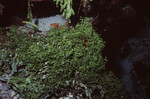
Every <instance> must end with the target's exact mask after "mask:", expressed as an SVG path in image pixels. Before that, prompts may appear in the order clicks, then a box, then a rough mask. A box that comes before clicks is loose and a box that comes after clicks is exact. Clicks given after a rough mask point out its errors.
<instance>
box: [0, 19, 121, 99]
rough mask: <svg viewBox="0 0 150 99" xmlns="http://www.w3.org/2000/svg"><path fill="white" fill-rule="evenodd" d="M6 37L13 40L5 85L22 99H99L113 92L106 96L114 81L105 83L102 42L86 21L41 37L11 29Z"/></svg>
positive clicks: (10, 46)
mask: <svg viewBox="0 0 150 99" xmlns="http://www.w3.org/2000/svg"><path fill="white" fill-rule="evenodd" d="M11 32H12V33H11ZM7 36H8V37H9V38H10V39H11V40H12V41H13V42H11V44H8V45H7V47H9V48H10V49H14V50H13V53H14V54H13V55H12V57H10V60H11V61H10V63H9V64H10V66H11V68H10V70H11V71H10V72H9V73H10V75H11V78H10V81H9V84H10V86H11V87H12V88H13V89H14V90H16V91H17V92H18V93H19V94H20V95H21V96H22V97H23V98H29V99H38V98H40V99H46V98H58V97H62V96H66V95H67V94H69V93H71V94H73V96H74V98H77V97H78V98H81V95H82V98H90V99H92V98H93V99H96V98H97V97H98V98H97V99H99V98H100V97H101V98H104V97H105V96H107V95H110V94H111V93H109V92H112V93H113V91H115V90H113V91H108V93H109V94H108V93H107V90H111V89H107V85H108V84H109V83H114V84H111V87H115V88H117V87H116V86H117V85H118V83H116V82H115V81H114V82H111V81H110V82H108V83H105V81H106V79H105V78H107V75H108V73H106V75H103V74H104V73H105V72H106V70H105V64H106V58H104V57H102V54H101V51H102V49H103V48H104V42H103V40H102V38H100V36H99V35H98V34H97V33H96V32H95V31H94V30H93V28H92V24H91V23H90V22H89V19H88V18H86V19H84V20H82V21H81V23H80V24H77V25H76V26H75V27H71V28H70V27H64V28H62V29H57V28H53V29H52V30H51V31H49V32H48V33H47V34H45V36H44V37H41V36H40V35H36V34H34V35H33V36H32V37H31V36H30V35H29V34H21V33H18V31H17V30H15V28H14V27H13V28H12V30H10V32H9V33H7ZM8 54H9V53H8ZM0 57H1V56H0ZM1 58H3V57H1ZM6 58H8V57H6ZM3 62H5V60H3ZM111 75H113V74H111ZM104 76H106V77H104ZM111 77H112V76H110V78H111ZM103 78H104V79H103ZM110 78H109V77H108V78H107V79H110ZM114 78H115V77H114ZM115 84H117V85H115ZM119 88H120V87H119ZM119 88H118V90H120V89H121V88H120V89H119ZM96 92H98V93H96ZM95 93H96V95H97V96H95ZM105 93H107V94H105ZM95 97H96V98H95ZM118 99H119V98H118Z"/></svg>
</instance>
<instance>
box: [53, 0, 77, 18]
mask: <svg viewBox="0 0 150 99" xmlns="http://www.w3.org/2000/svg"><path fill="white" fill-rule="evenodd" d="M54 1H56V5H57V7H58V5H60V8H61V9H60V11H61V12H63V16H65V17H66V18H67V19H68V18H70V16H71V15H74V14H75V12H74V10H73V9H72V3H73V2H72V0H54Z"/></svg>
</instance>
